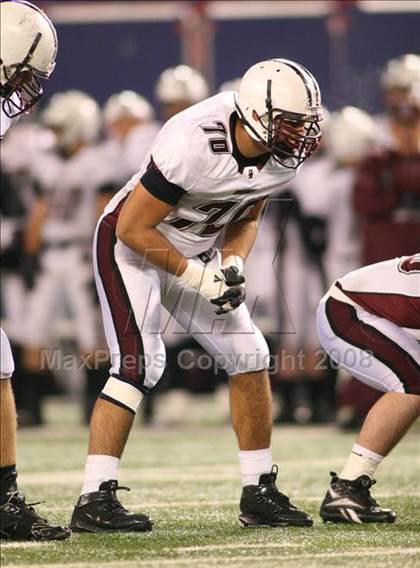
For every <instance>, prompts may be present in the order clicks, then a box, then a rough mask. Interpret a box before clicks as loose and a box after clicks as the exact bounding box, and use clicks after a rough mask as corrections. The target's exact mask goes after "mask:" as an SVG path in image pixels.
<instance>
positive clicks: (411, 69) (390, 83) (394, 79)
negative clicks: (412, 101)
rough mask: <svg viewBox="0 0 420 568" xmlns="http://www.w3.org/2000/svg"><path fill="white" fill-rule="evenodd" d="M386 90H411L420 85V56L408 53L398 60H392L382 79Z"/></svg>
mask: <svg viewBox="0 0 420 568" xmlns="http://www.w3.org/2000/svg"><path fill="white" fill-rule="evenodd" d="M381 83H382V87H383V88H384V89H387V90H388V89H410V88H411V87H412V86H413V85H414V84H415V83H420V56H419V55H415V54H414V53H407V54H406V55H402V56H401V57H398V58H397V59H391V60H390V61H388V63H387V64H386V67H385V69H384V71H383V73H382V77H381Z"/></svg>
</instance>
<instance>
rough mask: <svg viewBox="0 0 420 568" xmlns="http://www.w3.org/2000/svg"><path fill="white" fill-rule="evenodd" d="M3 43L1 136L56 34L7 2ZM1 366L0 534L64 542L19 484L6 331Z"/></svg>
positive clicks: (47, 62)
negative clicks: (28, 503)
mask: <svg viewBox="0 0 420 568" xmlns="http://www.w3.org/2000/svg"><path fill="white" fill-rule="evenodd" d="M0 13H1V18H0V19H1V46H0V55H1V60H0V127H1V128H0V134H1V137H3V135H4V134H5V132H6V131H7V129H8V128H9V127H10V124H11V121H12V119H13V118H14V117H16V116H18V115H19V114H22V113H24V112H26V111H27V110H28V109H30V108H31V107H32V106H33V105H34V104H35V103H36V101H37V100H38V99H39V97H40V96H41V94H42V87H41V83H40V81H39V79H48V77H49V76H50V75H51V73H52V71H53V70H54V66H55V58H56V55H57V36H56V33H55V29H54V26H53V25H52V23H51V22H50V20H49V19H48V18H47V16H46V15H45V14H44V12H42V11H41V10H39V9H38V8H37V7H36V6H33V5H32V4H30V3H29V2H2V3H1V5H0ZM0 332H1V368H0V420H1V423H0V432H1V443H0V537H1V538H6V539H7V538H10V539H15V538H16V539H25V540H64V539H66V538H68V537H69V536H70V531H69V529H67V528H64V527H61V526H55V525H51V524H50V523H48V521H47V520H46V519H43V518H42V517H40V516H39V515H38V514H37V513H36V511H35V510H34V509H33V507H31V506H29V505H26V503H25V496H24V494H23V493H21V492H20V491H18V488H17V483H16V479H17V472H16V408H15V401H14V398H13V391H12V387H11V377H12V375H13V372H14V361H13V356H12V352H11V349H10V344H9V340H8V338H7V336H6V334H5V333H4V331H3V330H2V329H1V330H0Z"/></svg>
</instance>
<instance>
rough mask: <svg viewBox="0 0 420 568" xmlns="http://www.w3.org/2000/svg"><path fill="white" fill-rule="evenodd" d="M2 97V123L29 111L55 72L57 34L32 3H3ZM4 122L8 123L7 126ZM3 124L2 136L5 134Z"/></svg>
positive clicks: (0, 81)
mask: <svg viewBox="0 0 420 568" xmlns="http://www.w3.org/2000/svg"><path fill="white" fill-rule="evenodd" d="M0 9H1V64H0V99H1V110H2V115H3V114H4V115H5V117H3V116H2V122H3V121H4V123H5V124H6V123H8V122H9V121H8V120H7V119H12V118H14V117H15V116H17V115H19V114H22V113H23V112H26V111H28V110H29V109H30V108H31V107H32V106H33V105H34V104H35V103H36V102H37V101H38V100H39V98H40V97H41V95H42V85H41V82H40V80H41V79H48V78H49V76H50V75H51V73H52V72H53V71H54V67H55V59H56V56H57V45H58V44H57V34H56V32H55V28H54V26H53V25H52V23H51V21H50V20H49V18H48V17H47V16H46V14H44V12H42V10H40V9H39V8H37V7H36V6H33V5H32V4H30V3H29V2H23V1H19V2H2V3H1V6H0ZM5 124H4V126H5ZM4 126H3V125H2V129H1V131H2V136H3V135H4Z"/></svg>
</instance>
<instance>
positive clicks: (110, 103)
mask: <svg viewBox="0 0 420 568" xmlns="http://www.w3.org/2000/svg"><path fill="white" fill-rule="evenodd" d="M102 116H103V124H104V130H105V136H106V140H105V141H104V142H103V143H102V144H101V146H100V150H102V151H103V152H104V156H103V159H104V164H103V167H104V168H106V169H108V170H109V179H108V180H107V181H106V182H105V183H104V185H103V186H102V187H101V188H100V189H99V193H100V194H101V197H100V200H99V211H100V213H102V211H103V209H104V208H105V206H106V204H107V203H108V201H109V200H110V199H111V198H112V197H113V196H114V195H115V193H116V192H117V191H119V190H120V188H121V187H122V186H123V185H124V183H125V180H127V179H128V178H129V177H131V176H132V175H134V174H135V173H136V171H137V170H138V168H139V164H141V162H142V161H143V159H144V156H145V155H146V152H147V151H148V150H149V148H150V146H151V144H152V142H153V140H154V139H155V137H156V135H157V133H158V132H159V128H160V126H159V123H158V122H157V121H156V120H155V112H154V109H153V107H152V105H151V104H150V103H149V101H148V100H147V99H146V98H145V97H143V96H142V95H139V94H138V93H135V92H134V91H122V92H121V93H116V94H114V95H111V96H110V97H109V98H108V99H107V101H106V103H105V105H104V108H103V113H102Z"/></svg>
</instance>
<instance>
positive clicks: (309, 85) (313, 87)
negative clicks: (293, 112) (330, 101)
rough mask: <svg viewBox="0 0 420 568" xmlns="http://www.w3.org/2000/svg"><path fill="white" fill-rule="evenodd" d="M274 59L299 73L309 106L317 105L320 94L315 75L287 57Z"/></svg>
mask: <svg viewBox="0 0 420 568" xmlns="http://www.w3.org/2000/svg"><path fill="white" fill-rule="evenodd" d="M275 61H280V62H281V63H284V64H285V65H287V66H288V67H290V68H291V69H293V71H295V73H297V74H298V75H299V77H300V78H301V79H302V81H303V83H304V85H305V89H306V92H307V94H308V100H309V104H310V105H311V106H312V105H316V106H318V105H319V104H320V102H321V95H320V92H319V86H318V83H317V81H316V80H315V77H314V76H313V75H312V73H310V72H309V71H308V70H307V69H306V67H304V66H303V65H300V64H299V63H295V62H294V61H290V60H289V59H276V60H275Z"/></svg>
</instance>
